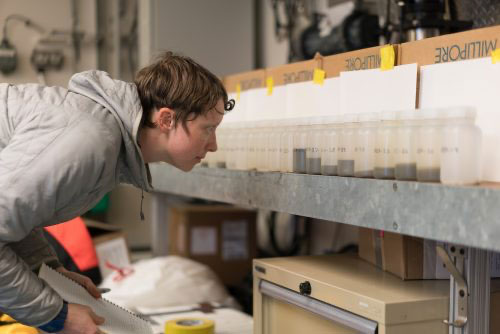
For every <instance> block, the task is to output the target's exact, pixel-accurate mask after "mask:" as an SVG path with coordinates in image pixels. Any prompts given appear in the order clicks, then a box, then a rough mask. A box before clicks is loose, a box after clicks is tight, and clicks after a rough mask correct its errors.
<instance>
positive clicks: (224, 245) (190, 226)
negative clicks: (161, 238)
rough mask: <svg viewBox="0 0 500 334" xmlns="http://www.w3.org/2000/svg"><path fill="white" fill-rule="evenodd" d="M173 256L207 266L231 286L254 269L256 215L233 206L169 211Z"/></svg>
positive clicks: (182, 207) (186, 206)
mask: <svg viewBox="0 0 500 334" xmlns="http://www.w3.org/2000/svg"><path fill="white" fill-rule="evenodd" d="M168 233H169V234H168V236H169V237H168V248H169V254H172V255H180V256H184V257H187V258H190V259H192V260H195V261H198V262H200V263H203V264H206V265H207V266H209V267H210V268H211V269H212V270H214V272H215V273H216V274H217V275H218V276H219V277H220V279H221V281H222V282H223V283H224V284H227V285H237V284H238V283H240V282H241V281H242V280H243V278H244V277H245V276H247V275H248V274H249V273H250V272H251V270H252V259H253V258H255V255H256V246H255V244H256V237H255V236H256V212H255V211H253V210H245V209H241V208H235V207H231V206H222V205H217V206H212V205H210V206H208V205H185V206H178V207H172V208H170V210H169V230H168Z"/></svg>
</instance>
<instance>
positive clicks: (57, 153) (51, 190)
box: [0, 111, 107, 326]
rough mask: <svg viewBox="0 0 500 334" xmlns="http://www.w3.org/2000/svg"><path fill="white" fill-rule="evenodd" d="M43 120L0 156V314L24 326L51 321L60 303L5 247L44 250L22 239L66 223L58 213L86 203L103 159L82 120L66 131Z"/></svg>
mask: <svg viewBox="0 0 500 334" xmlns="http://www.w3.org/2000/svg"><path fill="white" fill-rule="evenodd" d="M61 112H63V111H61ZM44 117H46V119H41V120H36V121H34V120H33V121H32V122H31V123H30V124H32V123H33V124H34V125H33V127H31V128H30V126H27V128H26V129H25V130H23V131H19V132H18V133H16V135H15V136H14V137H13V138H12V139H11V141H10V142H9V144H8V145H7V146H6V147H5V148H4V149H3V150H2V151H1V152H0V189H1V191H0V310H2V311H3V312H5V313H7V314H9V315H10V316H12V317H13V318H14V319H16V320H18V321H20V322H22V323H24V324H26V325H30V326H40V325H43V324H45V323H47V322H49V321H50V320H52V319H53V318H54V317H55V316H56V315H57V314H58V313H59V311H60V310H61V308H62V306H63V301H62V299H61V297H60V296H59V295H58V294H57V293H56V292H55V291H54V290H53V289H52V288H50V287H49V286H47V285H46V284H45V283H44V282H43V281H42V280H40V279H39V278H38V277H37V276H36V275H34V274H33V273H32V272H31V270H30V268H29V267H28V265H27V264H26V263H25V262H24V261H23V260H22V259H21V257H19V256H18V255H17V254H16V253H15V252H14V250H13V248H11V247H9V245H10V244H12V243H18V242H21V246H22V245H24V246H23V247H32V246H33V247H34V248H33V249H32V250H35V249H36V248H38V247H40V249H45V248H44V247H45V246H43V245H42V244H43V242H40V240H39V239H38V241H37V243H36V244H35V245H29V244H28V242H27V240H26V241H22V240H23V239H25V238H26V237H28V238H29V239H31V240H37V238H38V237H36V234H33V235H30V233H32V231H33V230H34V229H36V228H38V227H42V226H47V225H52V224H55V223H58V222H60V221H63V220H64V219H65V218H68V217H60V216H59V213H60V212H66V215H68V214H70V213H71V212H77V211H78V208H80V209H82V210H85V209H86V208H83V207H82V206H85V205H87V204H88V205H91V204H92V203H85V202H84V201H82V198H83V199H86V198H88V197H89V196H88V194H89V193H90V192H91V191H93V190H94V189H95V188H96V185H97V180H99V178H100V177H102V175H101V174H102V173H103V169H104V168H103V166H104V164H105V162H106V154H107V152H106V151H105V149H104V150H103V149H101V148H102V147H106V145H104V144H103V141H104V138H102V136H101V137H99V136H98V135H96V132H95V131H94V132H93V131H92V127H91V126H90V125H88V126H85V124H84V123H85V121H84V120H81V119H78V120H77V121H74V122H72V124H78V126H68V125H67V124H59V119H58V118H56V119H54V120H53V119H52V118H54V116H53V115H51V114H50V113H48V114H47V116H44ZM51 117H52V118H51ZM52 123H56V124H52ZM45 129H46V130H45ZM99 140H100V141H99ZM75 203H76V204H75ZM77 207H78V208H77ZM33 233H37V232H36V230H35V232H33ZM32 238H34V239H32ZM29 239H28V240H29ZM16 246H17V247H16ZM19 246H20V244H19V243H18V244H15V246H14V249H17V251H18V250H19ZM30 252H31V251H29V252H27V253H26V254H27V255H28V257H29V253H30ZM23 257H24V256H23ZM37 261H38V260H37ZM37 261H34V262H31V261H30V260H28V262H31V263H30V265H37V264H38V263H36V262H37Z"/></svg>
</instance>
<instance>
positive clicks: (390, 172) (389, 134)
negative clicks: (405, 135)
mask: <svg viewBox="0 0 500 334" xmlns="http://www.w3.org/2000/svg"><path fill="white" fill-rule="evenodd" d="M379 115H380V124H379V126H378V127H377V134H376V140H375V148H374V152H375V155H374V168H373V176H374V177H375V178H376V179H394V178H395V171H396V163H395V149H396V144H397V138H396V137H397V133H396V129H397V124H398V122H397V112H395V111H384V112H381V113H380V114H379Z"/></svg>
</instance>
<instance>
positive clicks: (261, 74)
mask: <svg viewBox="0 0 500 334" xmlns="http://www.w3.org/2000/svg"><path fill="white" fill-rule="evenodd" d="M223 83H224V86H225V87H226V90H227V92H228V93H233V92H236V91H237V86H238V85H239V86H240V87H239V88H240V90H241V91H245V90H249V89H254V88H262V87H265V86H266V71H265V70H262V69H261V70H255V71H249V72H243V73H238V74H233V75H228V76H226V77H224V79H223Z"/></svg>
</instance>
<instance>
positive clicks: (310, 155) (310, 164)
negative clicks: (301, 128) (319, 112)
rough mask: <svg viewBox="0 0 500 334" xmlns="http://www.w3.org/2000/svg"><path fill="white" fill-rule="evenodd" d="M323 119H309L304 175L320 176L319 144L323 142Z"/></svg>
mask: <svg viewBox="0 0 500 334" xmlns="http://www.w3.org/2000/svg"><path fill="white" fill-rule="evenodd" d="M322 129H323V118H322V117H314V118H310V119H309V122H308V128H307V139H306V141H307V148H306V173H307V174H316V175H319V174H321V152H320V148H321V143H322V141H323V131H322Z"/></svg>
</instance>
